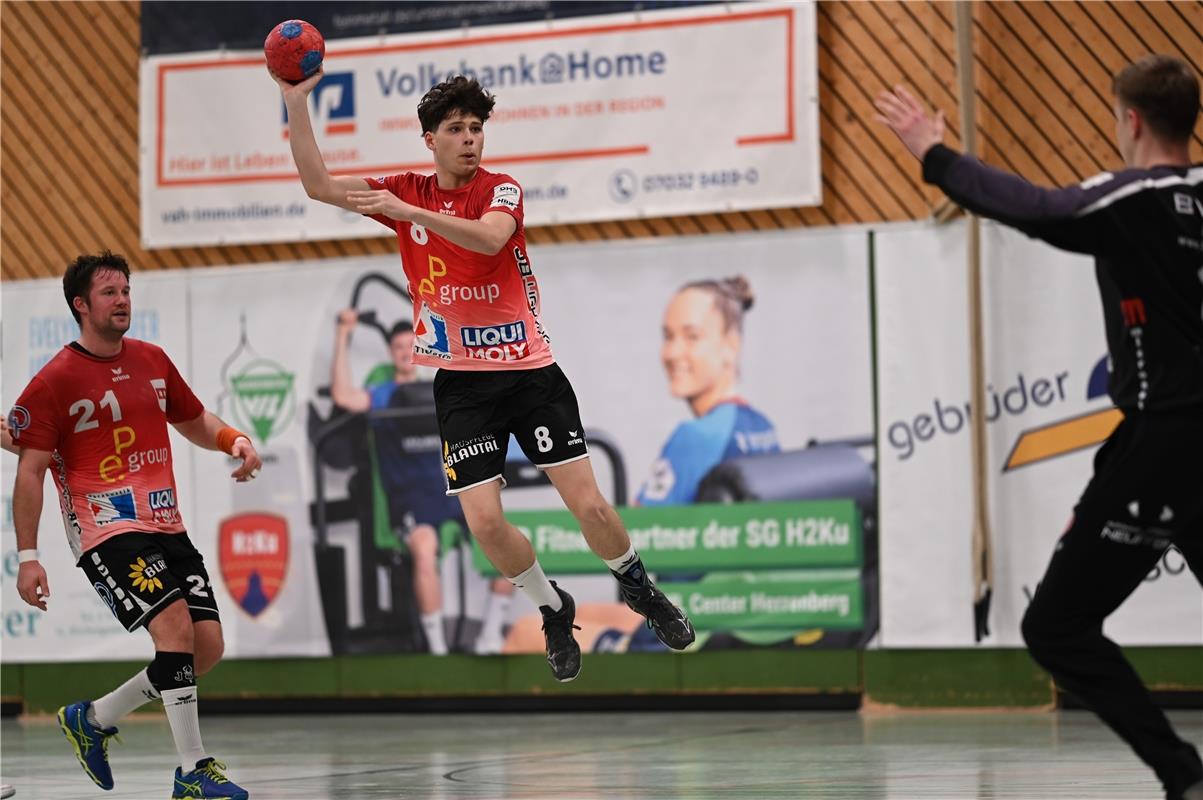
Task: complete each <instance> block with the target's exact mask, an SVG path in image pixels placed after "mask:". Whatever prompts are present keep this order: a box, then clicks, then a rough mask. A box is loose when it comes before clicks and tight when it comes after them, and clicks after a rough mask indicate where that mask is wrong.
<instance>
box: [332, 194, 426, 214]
mask: <svg viewBox="0 0 1203 800" xmlns="http://www.w3.org/2000/svg"><path fill="white" fill-rule="evenodd" d="M347 202H348V203H350V204H351V205H353V206H355V210H356V211H358V212H359V213H360V214H383V215H384V216H386V217H388V218H389V219H399V220H408V219H409V211H410V209H412V208H413V206H411V205H410V204H409V203H406V202H405V201H403V200H402V199H401V198H400V197H397V195H395V194H393V193H392V192H390V191H389V190H388V189H362V190H356V191H352V192H347Z"/></svg>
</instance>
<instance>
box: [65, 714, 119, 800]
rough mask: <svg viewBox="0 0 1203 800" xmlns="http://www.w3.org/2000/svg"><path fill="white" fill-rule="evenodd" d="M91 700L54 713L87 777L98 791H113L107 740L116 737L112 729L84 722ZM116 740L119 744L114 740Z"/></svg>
mask: <svg viewBox="0 0 1203 800" xmlns="http://www.w3.org/2000/svg"><path fill="white" fill-rule="evenodd" d="M91 707H92V701H91V700H84V701H82V702H79V703H72V704H71V705H69V706H63V707H62V708H60V709H59V710H58V724H59V726H60V727H61V728H62V729H63V734H64V735H65V736H66V737H67V741H69V742H71V746H72V747H73V748H75V757H76V758H78V759H79V765H80V766H81V767H83V768H84V772H86V773H87V774H88V777H89V778H91V779H92V781H93V782H94V783H95V784H96V785H97V786H99V787H100V788H101V789H112V788H113V771H112V770H111V769H109V739H111V738H113V737H114V736H116V735H117V729H116V728H108V729H107V730H106V729H105V728H97V727H96V726H95V725H93V724H92V723H91V722H88V709H89V708H91ZM117 741H121V740H120V739H118V740H117Z"/></svg>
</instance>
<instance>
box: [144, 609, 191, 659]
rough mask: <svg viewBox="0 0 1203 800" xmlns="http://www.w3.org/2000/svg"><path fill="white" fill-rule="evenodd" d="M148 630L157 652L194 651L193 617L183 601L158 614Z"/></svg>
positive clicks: (147, 627) (148, 626)
mask: <svg viewBox="0 0 1203 800" xmlns="http://www.w3.org/2000/svg"><path fill="white" fill-rule="evenodd" d="M146 629H147V631H148V632H149V633H150V638H151V639H153V640H154V643H155V649H156V650H163V651H165V652H170V653H191V652H192V651H193V647H194V646H195V639H194V635H193V631H192V615H191V614H189V613H188V604H187V603H185V602H184V601H183V600H176V601H175V602H174V603H172V604H171V605H169V606H167V608H165V609H163V610H162V611H160V612H159V613H158V614H156V615H155V618H154V619H152V620H151V621H150V623H149V624H148V625H147V626H146Z"/></svg>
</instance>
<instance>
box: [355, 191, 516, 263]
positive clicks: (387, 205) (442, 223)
mask: <svg viewBox="0 0 1203 800" xmlns="http://www.w3.org/2000/svg"><path fill="white" fill-rule="evenodd" d="M347 200H348V202H349V203H351V205H350V206H349V207H350V208H351V209H352V210H354V211H358V212H359V213H361V214H381V215H383V216H386V217H389V218H390V219H395V220H403V221H405V222H412V223H413V224H415V225H421V226H422V227H423V228H426V229H427V230H431V231H434V232H435V233H437V234H438V235H439V236H442V237H443V238H444V239H446V240H447V241H449V242H453V243H455V244H457V245H459V246H460V247H462V248H464V249H465V250H471V251H472V252H474V253H483V254H484V255H487V256H493V255H497V254H498V253H500V252H501V248H503V247H505V243H506V242H508V241H509V240H510V237H511V236H513V235H514V231H515V230H517V228H518V223H517V221H516V220H515V219H514V218H513V217H512V216H510V215H509V214H506V213H504V212H501V211H489V212H487V213H485V214H484V215H483V216H481V218H480V219H460V218H459V217H450V216H447V215H445V214H439V213H438V212H435V211H429V210H427V209H425V208H419V207H418V206H415V205H411V204H410V203H406V202H405V201H404V200H402V199H401V198H399V197H397V196H396V195H395V194H393V193H392V192H390V191H388V190H387V189H379V190H364V191H352V192H348V193H347Z"/></svg>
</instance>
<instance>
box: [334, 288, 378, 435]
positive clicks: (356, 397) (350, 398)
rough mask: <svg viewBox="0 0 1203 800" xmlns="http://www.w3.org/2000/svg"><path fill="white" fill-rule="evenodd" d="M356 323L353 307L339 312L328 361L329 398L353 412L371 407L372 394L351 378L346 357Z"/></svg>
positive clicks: (349, 365) (355, 313)
mask: <svg viewBox="0 0 1203 800" xmlns="http://www.w3.org/2000/svg"><path fill="white" fill-rule="evenodd" d="M358 323H359V313H358V312H357V311H356V310H355V309H353V308H347V309H343V311H342V312H340V313H339V315H338V324H337V326H336V327H335V329H334V358H333V359H331V362H330V399H331V400H333V401H334V405H336V406H338V407H339V408H343V409H346V410H347V411H352V412H355V413H361V412H364V411H367V410H368V409H370V408H371V407H372V396H371V395H370V394H369V393H368V391H367V390H366V389H363V388H361V387H359V386H356V385H355V384H354V382H353V381H352V380H351V364H350V360H349V359H348V357H347V348H348V347H349V346H350V342H351V331H352V330H354V329H355V326H356V325H357V324H358Z"/></svg>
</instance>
